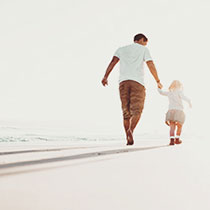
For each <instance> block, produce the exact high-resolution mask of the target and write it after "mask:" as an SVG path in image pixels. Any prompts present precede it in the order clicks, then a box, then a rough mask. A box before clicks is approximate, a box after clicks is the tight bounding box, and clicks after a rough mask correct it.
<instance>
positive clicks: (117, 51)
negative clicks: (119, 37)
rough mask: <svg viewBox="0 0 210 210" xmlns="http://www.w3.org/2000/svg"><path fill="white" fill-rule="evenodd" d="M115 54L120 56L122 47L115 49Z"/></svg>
mask: <svg viewBox="0 0 210 210" xmlns="http://www.w3.org/2000/svg"><path fill="white" fill-rule="evenodd" d="M114 56H116V57H118V58H120V48H118V49H117V50H116V51H115V53H114Z"/></svg>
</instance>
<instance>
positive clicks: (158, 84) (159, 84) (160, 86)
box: [157, 81, 163, 89]
mask: <svg viewBox="0 0 210 210" xmlns="http://www.w3.org/2000/svg"><path fill="white" fill-rule="evenodd" d="M157 86H158V88H160V89H162V87H163V85H162V84H161V83H160V81H158V82H157Z"/></svg>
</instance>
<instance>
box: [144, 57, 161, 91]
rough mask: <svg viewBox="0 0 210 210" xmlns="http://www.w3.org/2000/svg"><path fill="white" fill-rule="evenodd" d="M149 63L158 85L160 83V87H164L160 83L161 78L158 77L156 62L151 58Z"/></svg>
mask: <svg viewBox="0 0 210 210" xmlns="http://www.w3.org/2000/svg"><path fill="white" fill-rule="evenodd" d="M146 63H147V66H148V68H149V70H150V72H151V74H152V76H153V77H154V79H155V80H156V82H157V85H158V88H160V89H161V88H162V87H163V86H162V84H161V83H160V79H159V77H158V74H157V70H156V68H155V64H154V63H153V61H151V60H149V61H147V62H146Z"/></svg>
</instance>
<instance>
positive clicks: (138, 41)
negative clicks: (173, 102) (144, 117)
mask: <svg viewBox="0 0 210 210" xmlns="http://www.w3.org/2000/svg"><path fill="white" fill-rule="evenodd" d="M147 42H148V39H147V37H146V36H145V35H143V34H137V35H135V37H134V43H133V44H131V45H128V46H125V47H120V48H119V49H118V50H117V51H116V52H115V54H114V57H113V58H112V61H111V62H110V64H109V66H108V67H107V70H106V73H105V75H104V78H103V79H102V84H103V85H104V86H106V85H108V76H109V74H110V73H111V71H112V69H113V68H114V66H115V65H116V64H117V63H118V61H120V77H119V91H120V99H121V103H122V111H123V119H124V121H123V124H124V128H125V133H126V138H127V145H133V143H134V141H133V132H134V129H135V127H136V125H137V124H138V122H139V120H140V117H141V113H142V110H143V108H144V100H145V87H144V68H143V65H144V62H146V63H147V66H148V68H149V70H150V72H151V74H152V75H153V77H154V79H155V80H156V82H157V86H158V87H159V88H162V84H161V83H160V80H159V77H158V74H157V71H156V68H155V65H154V63H153V61H152V58H151V55H150V52H149V50H148V49H147V48H146V47H145V46H146V45H147Z"/></svg>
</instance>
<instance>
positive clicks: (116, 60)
mask: <svg viewBox="0 0 210 210" xmlns="http://www.w3.org/2000/svg"><path fill="white" fill-rule="evenodd" d="M119 60H120V59H119V58H118V57H116V56H114V57H113V58H112V60H111V62H110V64H109V65H108V67H107V69H106V73H105V75H104V78H103V79H102V81H101V82H102V84H103V86H106V85H108V80H107V79H108V76H109V74H110V73H111V71H112V69H113V68H114V66H115V65H116V64H117V63H118V61H119Z"/></svg>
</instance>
